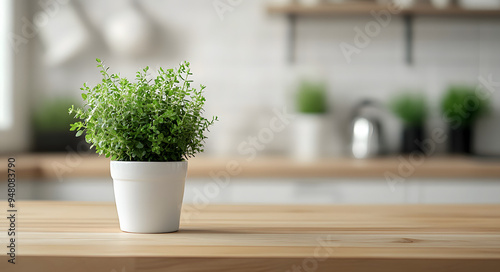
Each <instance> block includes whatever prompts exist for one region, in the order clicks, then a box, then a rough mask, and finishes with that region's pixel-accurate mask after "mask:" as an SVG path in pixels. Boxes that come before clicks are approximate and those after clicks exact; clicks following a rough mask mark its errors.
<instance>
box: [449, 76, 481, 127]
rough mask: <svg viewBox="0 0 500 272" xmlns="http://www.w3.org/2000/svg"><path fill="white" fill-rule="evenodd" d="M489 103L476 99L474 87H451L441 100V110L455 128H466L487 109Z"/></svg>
mask: <svg viewBox="0 0 500 272" xmlns="http://www.w3.org/2000/svg"><path fill="white" fill-rule="evenodd" d="M489 105H490V104H489V101H488V100H487V99H483V98H480V97H477V95H476V93H475V89H474V87H468V86H451V87H450V88H448V91H447V92H446V94H445V96H444V97H443V100H442V101H441V110H442V112H443V114H444V115H445V117H446V118H447V119H448V120H450V121H453V122H454V123H455V124H456V126H457V127H468V126H470V125H471V124H472V123H473V122H474V121H475V120H476V119H477V118H478V117H480V116H481V115H483V114H484V113H486V112H487V111H488V109H489Z"/></svg>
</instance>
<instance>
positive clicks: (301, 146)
mask: <svg viewBox="0 0 500 272" xmlns="http://www.w3.org/2000/svg"><path fill="white" fill-rule="evenodd" d="M293 122H294V123H293V125H294V136H295V143H294V146H293V157H294V158H295V159H296V160H298V161H303V162H310V161H314V160H316V159H318V157H320V153H321V151H320V149H321V148H322V147H321V146H322V143H321V136H322V135H323V126H324V116H323V115H322V114H299V115H297V117H296V118H295V119H294V121H293Z"/></svg>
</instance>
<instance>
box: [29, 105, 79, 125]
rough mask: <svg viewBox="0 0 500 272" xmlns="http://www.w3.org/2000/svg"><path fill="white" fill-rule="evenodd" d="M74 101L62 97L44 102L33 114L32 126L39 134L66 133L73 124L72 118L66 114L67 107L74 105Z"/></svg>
mask: <svg viewBox="0 0 500 272" xmlns="http://www.w3.org/2000/svg"><path fill="white" fill-rule="evenodd" d="M75 102H76V101H75V99H71V98H67V97H63V98H56V99H51V100H47V101H44V102H42V103H41V104H40V106H39V107H37V108H36V109H35V112H34V113H33V119H32V122H33V126H34V128H35V131H39V132H63V131H67V130H68V128H69V126H70V124H71V123H73V122H74V119H73V117H71V116H69V115H68V114H66V113H67V112H68V107H71V105H74V104H75Z"/></svg>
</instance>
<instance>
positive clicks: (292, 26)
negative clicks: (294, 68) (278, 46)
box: [287, 14, 297, 64]
mask: <svg viewBox="0 0 500 272" xmlns="http://www.w3.org/2000/svg"><path fill="white" fill-rule="evenodd" d="M287 19H288V33H287V59H288V63H290V64H293V63H294V62H295V43H296V35H297V16H296V15H295V14H288V16H287Z"/></svg>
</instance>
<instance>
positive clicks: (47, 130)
mask: <svg viewBox="0 0 500 272" xmlns="http://www.w3.org/2000/svg"><path fill="white" fill-rule="evenodd" d="M75 102H76V101H75V99H72V98H69V97H59V98H54V99H49V100H44V101H42V102H41V103H40V104H39V105H38V106H37V107H35V111H34V112H33V116H32V124H33V136H34V139H33V150H34V151H35V152H64V151H68V150H73V151H75V150H77V149H78V147H79V144H80V140H81V139H78V138H75V135H74V133H71V132H70V131H68V128H69V126H70V124H71V123H73V122H74V120H73V118H72V117H71V116H69V115H68V114H66V113H67V111H68V107H70V106H71V105H73V104H75ZM83 145H84V146H80V148H83V147H85V148H87V149H88V146H87V144H86V143H83Z"/></svg>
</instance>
